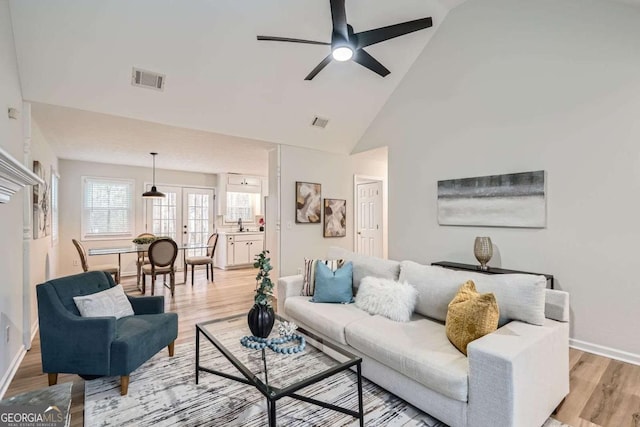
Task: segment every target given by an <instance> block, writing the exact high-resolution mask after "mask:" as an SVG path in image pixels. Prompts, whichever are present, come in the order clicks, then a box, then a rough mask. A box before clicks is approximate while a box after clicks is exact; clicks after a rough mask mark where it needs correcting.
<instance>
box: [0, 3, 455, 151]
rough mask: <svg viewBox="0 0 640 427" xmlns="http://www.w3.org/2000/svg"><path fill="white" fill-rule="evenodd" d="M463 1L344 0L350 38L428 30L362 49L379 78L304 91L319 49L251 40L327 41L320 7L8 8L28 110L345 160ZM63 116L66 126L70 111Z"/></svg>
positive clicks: (325, 75) (364, 74)
mask: <svg viewBox="0 0 640 427" xmlns="http://www.w3.org/2000/svg"><path fill="white" fill-rule="evenodd" d="M462 1H463V0H394V1H388V0H347V2H346V12H347V18H348V21H349V23H350V24H351V25H353V27H354V29H355V31H356V32H358V31H363V30H367V29H371V28H376V27H380V26H385V25H390V24H395V23H398V22H402V21H407V20H412V19H417V18H422V17H426V16H431V17H433V23H434V26H433V27H432V28H430V29H427V30H423V31H419V32H416V33H413V34H409V35H406V36H403V37H399V38H396V39H393V40H389V41H386V42H383V43H380V44H378V45H374V46H370V47H368V48H367V49H366V50H367V51H368V52H369V53H370V54H371V55H373V56H374V57H375V58H377V59H378V60H379V61H380V62H382V63H383V64H384V65H385V66H386V67H387V68H388V69H389V70H390V71H391V74H390V75H389V76H387V77H386V78H381V77H380V76H378V75H376V74H374V73H372V72H371V71H369V70H367V69H365V68H363V67H361V66H359V65H358V64H355V63H353V62H346V63H336V62H333V63H331V64H329V65H328V66H327V68H325V69H324V70H323V71H322V72H321V73H320V74H319V75H318V76H317V77H316V78H315V79H314V80H312V81H305V80H304V77H305V76H306V75H307V74H308V73H309V72H310V71H311V70H312V69H313V68H314V67H315V66H316V64H318V62H320V60H321V59H323V58H324V57H325V56H326V55H327V54H328V53H329V47H327V46H316V45H302V44H294V43H276V42H259V41H257V40H256V35H258V34H260V35H274V36H283V37H294V38H304V39H311V40H320V41H330V39H331V12H330V9H329V1H328V0H313V1H311V0H303V1H301V0H242V1H238V0H182V1H175V0H136V1H114V0H56V1H51V0H12V1H11V2H10V7H11V16H12V22H13V31H14V38H15V44H16V52H17V57H18V67H19V73H20V79H21V85H22V91H23V97H24V99H26V100H29V101H33V102H37V103H41V104H51V105H55V106H62V107H69V108H71V109H74V110H84V111H89V112H95V113H101V114H107V115H112V116H120V117H126V118H130V119H137V120H142V121H146V122H152V123H161V124H164V125H171V126H175V127H180V128H187V129H193V130H199V131H205V132H214V133H217V134H224V135H232V136H237V137H242V138H249V139H255V140H259V141H267V142H273V143H283V144H290V145H297V146H304V147H310V148H316V149H322V150H326V151H334V152H344V153H348V152H350V151H351V149H352V148H353V147H354V145H355V144H356V143H357V141H358V139H359V138H360V136H361V135H362V134H363V132H364V131H365V130H366V128H367V127H368V126H369V124H370V123H371V121H372V120H373V119H374V117H375V115H376V114H377V113H378V111H379V110H380V108H381V107H382V106H383V104H384V103H385V102H386V100H387V98H388V97H389V95H390V94H391V93H392V92H393V90H394V89H395V88H396V86H397V85H398V83H399V81H400V80H401V79H402V77H403V76H404V74H405V73H406V72H407V70H408V69H409V68H410V67H411V65H412V64H413V62H414V60H415V59H416V57H417V56H418V54H419V53H420V52H421V51H422V49H423V48H424V46H425V45H426V44H427V43H428V41H429V39H430V38H431V37H432V36H433V34H434V33H435V31H436V29H437V27H438V25H440V23H441V22H442V21H443V19H444V17H445V16H446V14H447V12H448V11H449V10H450V9H451V8H453V7H455V6H456V5H458V4H459V3H461V2H462ZM134 66H135V67H139V68H142V69H145V70H150V71H156V72H159V73H162V74H166V86H165V90H164V91H163V92H159V91H154V90H150V89H143V88H137V87H134V86H132V85H131V71H132V67H134ZM39 111H40V114H41V115H45V114H48V115H49V116H50V115H51V114H53V115H55V114H57V113H60V111H58V112H57V113H56V112H55V111H54V112H51V111H48V110H47V109H46V108H45V107H43V108H41V109H40V110H39ZM61 114H62V113H61ZM64 114H65V117H66V120H68V121H72V120H73V119H72V118H71V117H69V115H70V114H73V111H72V110H69V111H64ZM76 114H77V120H87V121H91V120H94V119H95V120H97V121H100V120H102V119H101V118H100V117H92V116H86V115H84V116H83V115H82V114H80V113H79V112H76ZM316 115H318V116H322V117H325V118H328V119H329V124H328V126H327V127H326V128H325V129H319V128H316V127H312V126H310V123H311V121H312V119H313V117H314V116H316ZM34 117H35V118H36V119H38V117H37V116H34ZM42 120H43V121H44V119H42ZM47 120H49V119H47ZM45 127H46V126H45ZM45 131H46V129H45ZM86 136H87V135H84V139H85V144H84V146H83V145H82V144H80V145H73V144H72V141H73V140H78V139H79V138H75V137H69V138H66V139H67V147H66V149H67V151H66V152H65V154H64V156H65V157H68V156H69V155H70V154H69V153H73V152H78V153H79V152H80V151H82V150H83V149H87V148H88V146H90V145H91V143H89V142H86V141H87V138H86ZM91 139H92V138H89V140H91ZM95 139H100V138H95ZM215 139H216V138H211V142H210V143H211V144H214V140H215ZM103 140H104V138H103ZM74 150H75V151H74ZM144 151H145V152H146V151H147V150H146V149H145V150H144ZM85 154H86V153H85ZM147 156H148V155H147ZM147 161H148V159H147Z"/></svg>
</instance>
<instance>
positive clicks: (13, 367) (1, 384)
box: [0, 345, 27, 399]
mask: <svg viewBox="0 0 640 427" xmlns="http://www.w3.org/2000/svg"><path fill="white" fill-rule="evenodd" d="M25 354H27V349H26V348H25V346H24V345H21V346H20V350H19V351H18V353H17V354H16V355H15V357H14V358H13V360H12V361H11V364H10V365H9V369H8V370H7V373H6V374H4V376H3V377H2V379H1V380H0V399H2V398H3V397H4V394H5V393H6V392H7V389H8V388H9V384H11V380H12V379H13V376H14V375H15V374H16V371H17V370H18V367H20V363H22V359H23V358H24V355H25Z"/></svg>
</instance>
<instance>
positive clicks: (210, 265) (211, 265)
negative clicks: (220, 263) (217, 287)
mask: <svg viewBox="0 0 640 427" xmlns="http://www.w3.org/2000/svg"><path fill="white" fill-rule="evenodd" d="M209 267H210V268H211V282H212V283H213V282H215V280H214V279H213V264H209Z"/></svg>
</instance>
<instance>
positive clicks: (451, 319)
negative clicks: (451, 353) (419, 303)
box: [445, 280, 500, 356]
mask: <svg viewBox="0 0 640 427" xmlns="http://www.w3.org/2000/svg"><path fill="white" fill-rule="evenodd" d="M499 317H500V316H499V313H498V303H497V302H496V297H495V296H494V295H493V294H480V293H478V291H476V285H475V284H474V283H473V280H468V281H467V282H466V283H465V284H464V285H462V286H461V287H460V290H459V291H458V293H457V294H456V296H455V297H454V298H453V300H452V301H451V302H450V303H449V311H447V322H446V323H445V329H446V332H447V338H449V341H451V344H453V345H454V346H455V347H456V348H457V349H458V350H460V351H461V352H462V353H463V354H464V355H465V356H466V355H467V345H468V344H469V343H470V342H471V341H475V340H477V339H478V338H482V337H483V336H485V335H487V334H490V333H491V332H493V331H495V330H496V329H498V318H499Z"/></svg>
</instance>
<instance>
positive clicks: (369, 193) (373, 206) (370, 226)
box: [356, 181, 383, 258]
mask: <svg viewBox="0 0 640 427" xmlns="http://www.w3.org/2000/svg"><path fill="white" fill-rule="evenodd" d="M356 188H357V197H356V206H357V212H356V229H357V233H358V234H357V237H356V251H357V252H358V253H361V254H364V255H370V256H376V257H380V258H382V256H383V250H382V233H383V230H382V182H381V181H376V182H370V183H366V184H357V185H356Z"/></svg>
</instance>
